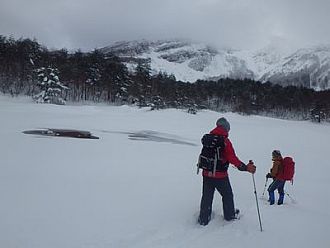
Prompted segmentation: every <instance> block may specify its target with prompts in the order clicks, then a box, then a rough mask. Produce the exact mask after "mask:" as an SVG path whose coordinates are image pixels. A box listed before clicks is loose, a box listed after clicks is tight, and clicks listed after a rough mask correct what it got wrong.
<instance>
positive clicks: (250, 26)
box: [0, 0, 330, 50]
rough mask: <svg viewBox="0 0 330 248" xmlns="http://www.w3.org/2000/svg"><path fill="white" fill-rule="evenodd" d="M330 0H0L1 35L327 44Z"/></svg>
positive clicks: (58, 42)
mask: <svg viewBox="0 0 330 248" xmlns="http://www.w3.org/2000/svg"><path fill="white" fill-rule="evenodd" d="M329 24H330V0H0V35H5V36H9V35H12V36H13V37H14V38H20V37H24V38H26V37H27V38H36V39H37V40H38V41H39V42H40V43H42V44H44V45H46V46H48V47H49V48H64V47H66V48H68V49H78V48H81V49H82V50H89V49H94V48H99V47H103V46H106V45H109V44H110V43H111V42H114V41H120V40H135V39H143V38H144V39H169V38H186V39H192V40H196V41H205V42H208V43H211V44H214V45H218V46H227V47H228V46H229V47H233V48H244V49H247V48H257V47H262V46H265V45H267V44H268V43H270V42H272V41H273V42H274V41H279V40H281V41H285V42H288V43H290V44H293V45H294V46H305V45H310V44H317V43H323V44H325V43H326V44H329V43H330V26H329Z"/></svg>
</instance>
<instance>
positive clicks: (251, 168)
mask: <svg viewBox="0 0 330 248" xmlns="http://www.w3.org/2000/svg"><path fill="white" fill-rule="evenodd" d="M256 169H257V167H256V166H255V165H254V163H253V161H252V160H250V161H249V163H248V164H247V165H246V170H247V171H248V172H250V173H252V174H254V173H255V172H256Z"/></svg>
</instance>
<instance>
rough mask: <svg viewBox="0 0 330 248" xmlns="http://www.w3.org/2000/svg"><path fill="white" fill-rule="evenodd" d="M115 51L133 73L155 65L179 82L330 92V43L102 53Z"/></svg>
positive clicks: (152, 44)
mask: <svg viewBox="0 0 330 248" xmlns="http://www.w3.org/2000/svg"><path fill="white" fill-rule="evenodd" d="M100 51H101V52H103V53H114V54H116V55H117V56H119V57H121V59H122V60H123V61H124V62H125V63H126V65H127V66H128V68H129V69H131V70H134V68H135V67H136V65H137V63H138V61H140V60H147V61H150V65H151V69H152V73H154V74H156V73H158V72H165V73H167V74H173V75H174V76H175V77H176V79H177V80H181V81H185V82H194V81H196V80H198V79H211V80H217V79H219V78H224V77H230V78H239V79H243V78H250V79H254V80H260V81H263V82H265V81H270V82H272V83H277V84H281V85H296V86H304V87H308V88H314V89H316V90H324V89H329V88H330V82H329V79H330V45H329V46H325V45H324V46H314V47H309V48H303V49H299V50H297V51H293V52H292V51H288V50H284V49H281V48H278V47H276V46H269V47H266V48H263V49H260V50H256V51H242V50H233V49H217V48H214V47H212V46H209V45H206V44H202V43H194V42H190V41H185V40H162V41H147V40H141V41H129V42H127V41H125V42H117V43H114V44H112V45H110V46H108V47H104V48H102V49H100Z"/></svg>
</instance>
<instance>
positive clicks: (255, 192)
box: [252, 174, 262, 232]
mask: <svg viewBox="0 0 330 248" xmlns="http://www.w3.org/2000/svg"><path fill="white" fill-rule="evenodd" d="M252 179H253V186H254V194H255V196H256V203H257V210H258V217H259V225H260V232H262V225H261V218H260V211H259V203H258V196H257V190H256V183H255V180H254V174H252Z"/></svg>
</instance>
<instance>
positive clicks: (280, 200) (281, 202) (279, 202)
mask: <svg viewBox="0 0 330 248" xmlns="http://www.w3.org/2000/svg"><path fill="white" fill-rule="evenodd" d="M283 201H284V194H280V197H279V198H278V202H277V205H282V204H283Z"/></svg>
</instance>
